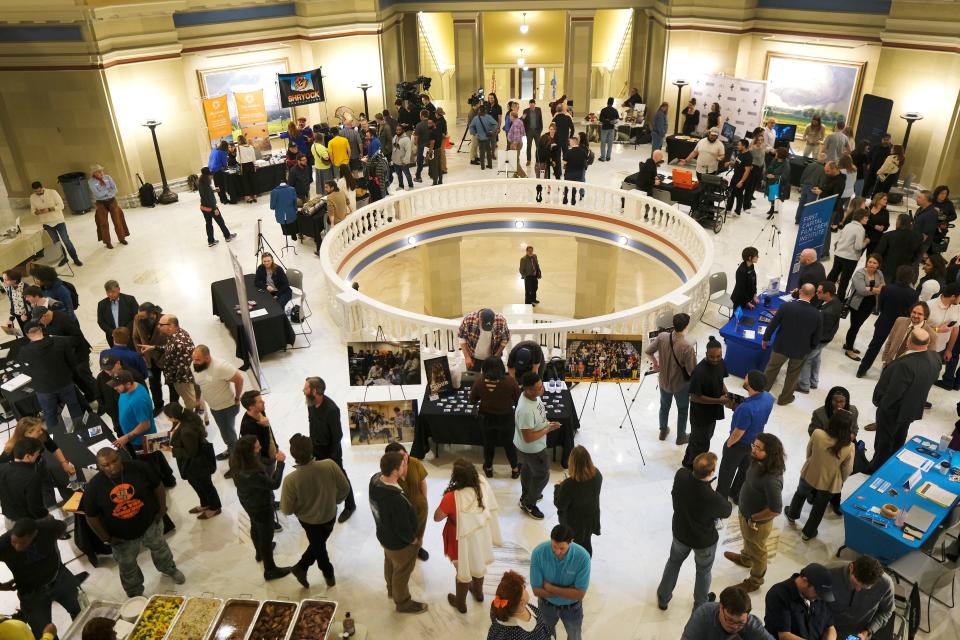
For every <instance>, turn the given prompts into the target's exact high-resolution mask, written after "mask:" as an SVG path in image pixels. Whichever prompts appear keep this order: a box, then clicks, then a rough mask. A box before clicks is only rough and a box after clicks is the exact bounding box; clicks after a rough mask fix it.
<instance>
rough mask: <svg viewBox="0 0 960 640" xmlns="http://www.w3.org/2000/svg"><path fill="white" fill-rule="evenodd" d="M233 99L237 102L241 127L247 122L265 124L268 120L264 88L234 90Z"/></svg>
mask: <svg viewBox="0 0 960 640" xmlns="http://www.w3.org/2000/svg"><path fill="white" fill-rule="evenodd" d="M233 99H234V100H235V101H236V103H237V120H238V121H239V122H240V126H241V127H242V126H243V125H246V124H263V123H264V122H266V121H267V107H266V105H265V104H264V102H263V89H257V90H256V91H234V92H233Z"/></svg>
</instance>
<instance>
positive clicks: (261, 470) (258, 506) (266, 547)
mask: <svg viewBox="0 0 960 640" xmlns="http://www.w3.org/2000/svg"><path fill="white" fill-rule="evenodd" d="M285 459H286V456H285V455H284V454H283V452H282V451H277V454H276V461H277V465H276V467H275V468H274V470H273V473H272V474H270V475H268V474H267V471H266V468H265V467H264V466H263V462H262V461H261V459H260V441H259V440H258V439H257V436H253V435H246V436H240V439H239V440H237V444H235V445H234V447H233V452H232V453H231V454H230V471H231V472H232V474H233V482H234V484H235V485H237V497H238V498H239V499H240V506H242V507H243V510H244V511H246V512H247V515H248V516H249V517H250V539H251V540H252V541H253V546H254V548H255V549H256V550H257V556H256V560H257V562H260V561H263V579H264V580H276V579H277V578H282V577H284V576H286V575H288V574H289V573H290V567H278V566H277V564H276V562H274V560H273V547H274V542H273V523H274V521H273V492H274V491H276V490H277V489H279V488H280V484H281V482H282V480H283V461H284V460H285Z"/></svg>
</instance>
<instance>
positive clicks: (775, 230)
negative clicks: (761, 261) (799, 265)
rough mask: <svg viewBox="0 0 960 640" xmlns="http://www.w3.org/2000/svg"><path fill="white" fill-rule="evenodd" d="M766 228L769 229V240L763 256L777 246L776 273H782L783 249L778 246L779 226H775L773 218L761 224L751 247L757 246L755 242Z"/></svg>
mask: <svg viewBox="0 0 960 640" xmlns="http://www.w3.org/2000/svg"><path fill="white" fill-rule="evenodd" d="M767 227H770V240H769V242H768V244H767V248H766V249H764V251H763V255H764V256H766V255H767V254H768V253H770V251H771V250H772V249H773V245H774V243H776V245H777V257H778V258H779V262H777V273H778V274H782V273H783V247H782V246H781V244H780V226H779V225H778V224H777V222H776V219H775V218H772V217H770V218H767V221H766V222H765V223H764V224H763V227H761V228H760V233H758V234H757V237H756V238H754V239H753V245H754V246H756V245H757V241H758V240H760V238H761V236H763V234H764V232H766V230H767Z"/></svg>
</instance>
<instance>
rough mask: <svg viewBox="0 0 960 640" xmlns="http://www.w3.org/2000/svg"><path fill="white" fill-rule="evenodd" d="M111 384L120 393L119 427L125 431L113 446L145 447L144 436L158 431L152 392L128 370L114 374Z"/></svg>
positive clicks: (137, 448)
mask: <svg viewBox="0 0 960 640" xmlns="http://www.w3.org/2000/svg"><path fill="white" fill-rule="evenodd" d="M110 384H111V386H112V387H113V388H114V389H115V390H116V392H117V393H119V394H120V400H119V402H118V405H119V406H118V413H119V417H120V421H119V423H118V424H117V429H118V430H119V431H120V432H121V433H123V435H121V436H120V437H119V438H117V439H116V440H114V441H113V446H114V447H116V448H118V449H119V448H120V447H126V446H128V445H129V447H130V449H131V450H133V451H134V452H135V451H136V450H139V449H143V437H144V436H145V435H147V434H150V433H156V432H157V424H156V422H154V420H153V401H152V400H151V399H150V393H149V392H148V391H147V389H146V387H144V386H143V385H142V384H140V383H138V382H135V381H134V379H133V376H132V375H130V374H129V373H127V372H126V371H121V372H119V373H117V374H116V375H115V376H113V380H111V381H110Z"/></svg>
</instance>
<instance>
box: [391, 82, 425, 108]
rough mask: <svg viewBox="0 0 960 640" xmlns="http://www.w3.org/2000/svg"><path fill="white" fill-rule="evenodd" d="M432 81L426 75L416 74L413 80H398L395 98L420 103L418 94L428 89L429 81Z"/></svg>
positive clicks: (415, 103)
mask: <svg viewBox="0 0 960 640" xmlns="http://www.w3.org/2000/svg"><path fill="white" fill-rule="evenodd" d="M431 82H433V80H431V79H430V78H428V77H426V76H417V79H416V80H415V81H412V82H410V81H407V82H398V83H397V89H396V96H397V98H396V99H397V100H403V101H404V102H409V103H411V104H414V105H419V104H420V94H421V93H423V92H427V91H429V90H430V83H431Z"/></svg>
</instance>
